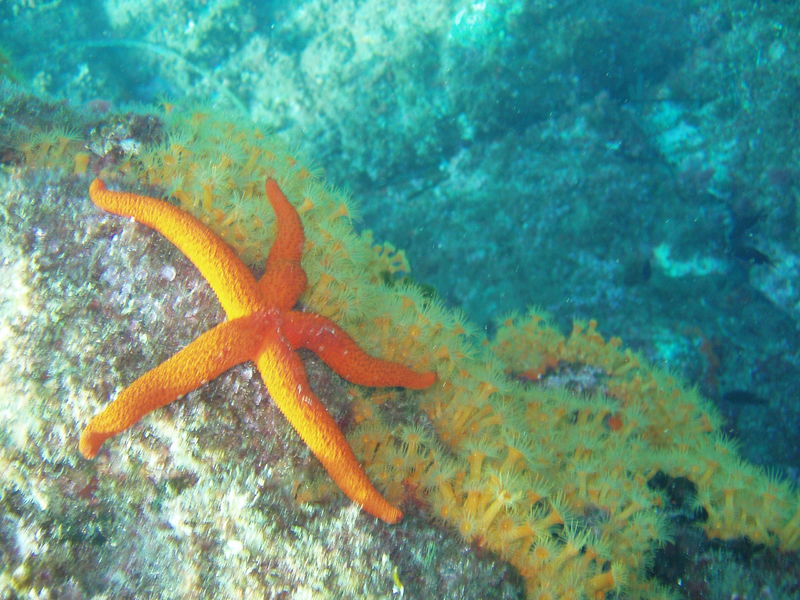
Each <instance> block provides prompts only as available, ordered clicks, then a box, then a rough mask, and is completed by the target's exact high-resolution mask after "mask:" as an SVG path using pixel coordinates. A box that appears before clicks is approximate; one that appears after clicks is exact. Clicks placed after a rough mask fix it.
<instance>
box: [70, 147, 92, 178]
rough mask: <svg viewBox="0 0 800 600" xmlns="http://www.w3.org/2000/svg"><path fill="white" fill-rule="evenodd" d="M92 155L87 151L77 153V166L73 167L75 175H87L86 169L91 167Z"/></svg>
mask: <svg viewBox="0 0 800 600" xmlns="http://www.w3.org/2000/svg"><path fill="white" fill-rule="evenodd" d="M90 159H91V156H90V155H89V154H87V153H86V152H78V153H77V154H76V155H75V159H74V160H75V168H74V169H73V173H74V174H75V175H85V174H86V169H87V168H88V167H89V160H90Z"/></svg>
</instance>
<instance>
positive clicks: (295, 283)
mask: <svg viewBox="0 0 800 600" xmlns="http://www.w3.org/2000/svg"><path fill="white" fill-rule="evenodd" d="M266 188H267V197H268V198H269V201H270V204H272V208H273V210H274V211H275V215H276V217H277V230H278V231H277V235H276V237H275V242H274V243H273V245H272V248H271V250H270V253H269V256H268V258H267V266H266V271H265V273H264V276H263V277H262V278H261V279H260V280H258V281H256V279H255V278H254V277H253V275H252V273H250V271H249V269H248V268H247V267H246V266H245V265H244V263H243V262H242V261H241V260H240V259H239V258H238V257H237V256H236V254H235V253H234V252H233V250H232V249H231V248H230V246H228V245H227V244H226V243H225V242H224V241H223V240H222V239H220V238H219V237H218V236H217V235H216V234H215V233H214V232H213V231H211V229H209V228H208V227H206V226H205V225H203V224H202V223H201V222H200V221H198V220H197V219H195V218H194V217H193V216H191V215H190V214H189V213H187V212H185V211H183V210H181V209H179V208H177V207H176V206H173V205H172V204H169V203H167V202H163V201H162V200H157V199H156V198H149V197H147V196H139V195H136V194H130V193H125V192H113V191H110V190H108V188H107V187H106V184H105V182H103V181H102V180H101V179H95V180H94V181H93V182H92V184H91V185H90V186H89V196H90V197H91V199H92V201H93V202H94V203H95V204H96V205H97V206H99V207H100V208H102V209H104V210H107V211H109V212H112V213H115V214H118V215H123V216H129V217H133V218H134V219H136V220H137V221H138V222H140V223H142V224H144V225H147V226H148V227H151V228H153V229H155V230H156V231H158V232H160V233H161V234H162V235H163V236H164V237H166V238H167V239H168V240H169V241H171V242H172V243H173V244H175V245H176V246H177V247H178V249H179V250H180V251H181V252H183V253H184V254H185V255H186V256H187V257H188V258H189V260H191V261H192V262H193V263H194V265H195V266H196V267H197V268H198V269H199V270H200V273H201V274H202V275H203V277H205V279H206V280H207V281H208V283H209V285H210V286H211V288H212V289H213V290H214V292H215V293H216V294H217V298H219V301H220V303H221V304H222V308H223V309H224V310H225V314H226V315H227V317H228V319H227V320H226V321H224V322H223V323H221V324H219V325H217V326H216V327H214V328H212V329H210V330H209V331H207V332H206V333H204V334H203V335H201V336H200V337H198V338H197V339H196V340H194V341H193V342H192V343H190V344H189V345H188V346H186V348H184V349H183V350H181V351H180V352H178V353H177V354H175V355H174V356H172V357H171V358H169V359H167V360H166V361H165V362H163V363H161V364H160V365H158V366H157V367H156V368H154V369H152V370H151V371H148V372H147V373H145V374H144V375H142V376H141V377H139V378H138V379H137V380H136V381H134V382H133V383H132V384H130V385H129V386H128V387H127V388H125V389H124V390H123V391H122V392H121V393H120V394H119V396H117V398H116V399H115V400H114V401H113V402H112V403H111V404H109V405H108V406H106V408H105V409H104V410H103V411H101V412H100V413H98V414H97V415H95V416H94V417H93V418H92V420H91V421H90V422H89V424H88V425H87V426H86V428H85V429H84V430H83V433H82V434H81V439H80V451H81V453H82V454H83V455H84V456H85V457H86V458H94V457H95V456H96V455H97V452H98V450H99V449H100V446H101V445H102V444H103V442H104V441H105V440H106V439H108V438H109V437H111V436H113V435H115V434H117V433H119V432H121V431H123V430H125V429H127V428H128V427H130V426H131V425H133V424H134V423H136V422H137V421H139V420H140V419H141V418H142V417H144V416H145V415H146V414H147V413H149V412H150V411H153V410H155V409H157V408H160V407H162V406H164V405H166V404H169V403H170V402H172V401H173V400H176V399H177V398H179V397H180V396H182V395H184V394H186V393H188V392H190V391H192V390H194V389H195V388H197V387H199V386H201V385H202V384H203V383H205V382H206V381H210V380H211V379H214V378H215V377H217V376H218V375H220V374H221V373H223V372H224V371H226V370H228V369H230V368H231V367H233V366H235V365H238V364H240V363H243V362H246V361H248V360H252V361H254V362H255V363H256V366H257V367H258V370H259V371H260V373H261V377H262V379H263V380H264V383H265V384H266V386H267V390H268V391H269V393H270V396H272V398H273V400H275V402H276V403H277V405H278V407H279V408H280V409H281V411H282V412H283V414H284V415H285V416H286V418H287V419H288V420H289V422H290V423H291V424H292V426H293V427H294V428H295V429H296V430H297V433H299V434H300V437H301V438H302V439H303V441H304V442H305V443H306V444H308V447H309V448H310V449H311V451H312V452H313V453H314V454H315V455H316V457H317V458H318V459H319V461H320V462H321V463H322V465H323V466H324V467H325V469H326V470H327V471H328V473H329V474H330V476H331V478H332V479H333V481H334V482H335V483H336V485H338V486H339V487H340V488H341V490H342V491H343V492H344V493H345V494H346V495H347V496H348V497H349V498H350V499H352V500H353V501H354V502H357V503H358V504H360V505H361V506H362V507H363V508H364V510H366V511H367V512H368V513H370V514H372V515H374V516H376V517H378V518H380V519H383V520H384V521H386V522H388V523H396V522H397V521H399V520H400V519H401V518H402V517H403V513H402V512H400V510H399V509H398V508H397V507H395V506H393V505H391V504H389V502H388V501H387V500H386V499H385V498H384V497H383V496H381V494H380V492H378V491H377V490H376V489H375V487H374V486H373V485H372V483H371V482H370V480H369V478H368V477H367V474H366V473H365V472H364V469H363V468H362V467H361V465H360V464H359V462H358V460H357V459H356V457H355V455H354V454H353V450H352V448H351V447H350V444H348V442H347V439H346V438H345V437H344V434H343V433H342V432H341V430H340V429H339V427H338V426H337V425H336V422H335V421H334V420H333V418H332V417H331V415H330V413H329V412H328V411H327V410H326V409H325V407H324V406H323V405H322V403H321V402H320V401H319V399H318V398H317V396H316V395H315V394H314V392H313V391H312V390H311V387H310V386H309V383H308V379H307V378H306V373H305V367H304V365H303V363H302V361H301V360H300V357H299V356H298V354H297V352H295V351H296V350H297V349H298V348H306V349H309V350H312V351H314V352H315V353H316V354H318V355H319V356H320V358H322V360H323V361H325V362H326V363H327V364H328V365H329V366H330V367H331V368H332V369H333V370H334V371H336V372H337V373H339V375H341V376H342V377H344V378H345V379H347V380H348V381H350V382H352V383H356V384H359V385H369V386H403V387H407V388H412V389H422V388H426V387H428V386H430V385H432V384H433V383H434V381H436V375H435V374H434V373H432V372H425V373H419V372H416V371H413V370H411V369H409V368H407V367H404V366H403V365H401V364H398V363H395V362H390V361H386V360H381V359H379V358H375V357H373V356H370V355H369V354H367V353H366V352H364V351H363V350H362V349H361V348H359V346H358V345H357V344H356V342H355V341H354V340H353V339H352V338H351V337H350V336H349V335H347V333H345V332H344V331H343V330H342V329H341V328H340V327H339V326H338V325H336V324H335V323H334V322H333V321H331V320H330V319H327V318H326V317H323V316H322V315H318V314H313V313H308V312H303V311H300V310H293V307H294V305H295V304H296V303H297V300H298V298H299V297H300V294H302V292H303V291H304V290H305V288H306V274H305V272H304V271H303V268H302V266H301V265H300V257H301V255H302V252H303V244H304V242H305V234H304V232H303V224H302V223H301V221H300V216H299V215H298V214H297V211H296V210H295V209H294V207H293V206H292V205H291V204H290V203H289V201H288V200H287V198H286V196H285V195H284V194H283V192H282V191H281V189H280V188H279V187H278V184H277V183H276V182H275V181H274V180H273V179H267V184H266Z"/></svg>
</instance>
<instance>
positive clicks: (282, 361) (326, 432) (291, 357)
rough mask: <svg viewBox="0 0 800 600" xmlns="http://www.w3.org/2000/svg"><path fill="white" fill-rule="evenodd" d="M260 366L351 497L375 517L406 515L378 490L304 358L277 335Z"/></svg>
mask: <svg viewBox="0 0 800 600" xmlns="http://www.w3.org/2000/svg"><path fill="white" fill-rule="evenodd" d="M255 362H256V366H257V367H258V370H259V371H260V372H261V377H262V378H263V379H264V383H265V385H266V386H267V390H268V391H269V393H270V395H271V396H272V399H273V400H274V401H275V403H276V404H277V405H278V407H279V408H280V409H281V412H283V414H284V416H285V417H286V419H287V420H288V421H289V422H290V423H291V424H292V427H294V428H295V430H296V431H297V433H298V434H300V437H301V438H302V439H303V441H304V442H305V443H306V444H307V445H308V447H309V448H310V449H311V451H312V452H313V453H314V455H315V456H316V457H317V458H318V459H319V461H320V462H321V463H322V466H323V467H325V470H326V471H328V474H329V475H330V476H331V479H333V481H334V482H335V483H336V485H338V486H339V488H340V489H341V490H342V491H343V492H344V493H345V495H347V497H348V498H350V499H351V500H353V502H356V503H357V504H359V505H361V506H362V507H363V508H364V510H366V511H367V512H368V513H370V514H371V515H373V516H375V517H377V518H379V519H382V520H384V521H386V522H387V523H397V522H398V521H399V520H400V519H401V518H402V517H403V513H402V512H401V511H400V510H399V509H398V508H397V507H395V506H393V505H391V504H389V502H388V501H387V500H386V499H385V498H384V497H383V496H382V495H381V494H380V492H378V490H376V489H375V487H374V486H373V485H372V483H371V482H370V480H369V478H368V477H367V474H366V473H365V472H364V469H363V468H362V467H361V464H360V463H359V462H358V459H356V457H355V454H353V449H352V448H351V447H350V444H349V443H348V442H347V438H345V436H344V434H343V433H342V431H341V430H340V429H339V427H338V426H337V425H336V422H335V421H334V420H333V417H331V415H330V413H329V412H328V411H327V409H326V408H325V407H324V406H323V405H322V403H321V402H320V401H319V399H318V398H317V397H316V395H315V394H314V392H313V391H312V390H311V387H310V386H309V384H308V379H307V378H306V375H305V369H304V366H303V363H302V361H301V360H300V357H299V356H298V355H297V353H295V352H294V351H293V350H292V349H291V348H290V347H289V346H288V345H287V344H286V342H285V341H284V340H283V339H281V338H280V337H279V334H278V333H277V332H276V333H275V335H274V336H270V337H268V338H267V339H265V342H264V345H263V346H262V347H261V349H260V351H259V354H258V357H257V358H256V361H255Z"/></svg>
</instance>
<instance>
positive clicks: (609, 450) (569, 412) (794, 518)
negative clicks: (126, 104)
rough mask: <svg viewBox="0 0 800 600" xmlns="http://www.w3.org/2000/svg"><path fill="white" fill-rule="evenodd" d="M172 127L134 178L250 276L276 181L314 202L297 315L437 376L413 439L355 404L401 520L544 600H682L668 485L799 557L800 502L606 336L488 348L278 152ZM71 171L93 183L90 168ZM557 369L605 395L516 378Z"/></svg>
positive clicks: (237, 132)
mask: <svg viewBox="0 0 800 600" xmlns="http://www.w3.org/2000/svg"><path fill="white" fill-rule="evenodd" d="M164 119H165V120H166V129H167V132H168V134H167V137H166V138H165V139H164V140H163V141H162V143H160V144H159V145H158V146H157V147H145V148H143V149H141V151H140V152H139V153H138V154H137V155H134V156H131V157H130V159H129V160H128V162H127V163H125V164H123V165H122V170H123V171H126V172H127V175H126V178H127V179H130V180H138V181H140V182H144V183H146V184H152V185H155V186H158V187H159V188H160V189H162V190H163V191H164V192H165V193H167V194H169V195H170V196H172V197H174V198H177V199H178V200H179V202H180V203H181V205H182V206H183V208H185V209H186V210H188V211H190V212H192V213H193V214H194V215H195V216H197V217H198V218H200V219H201V220H203V221H204V222H205V223H206V224H208V225H209V226H210V227H211V228H212V229H214V230H215V231H216V232H217V233H219V234H220V235H221V236H222V237H224V238H225V239H226V241H228V242H229V243H231V245H233V246H234V248H235V249H236V251H237V253H238V254H239V256H242V257H243V258H244V260H245V262H246V263H248V264H250V265H258V264H262V263H263V260H264V258H265V253H266V251H267V250H268V249H269V247H270V243H271V236H272V232H273V224H272V217H271V215H270V214H269V211H268V210H267V209H266V207H267V203H266V199H265V198H264V196H263V189H262V188H263V181H264V179H265V178H266V177H268V176H270V177H279V178H280V179H281V181H282V182H284V186H285V191H286V193H287V195H289V196H290V197H300V198H303V199H304V200H303V203H302V205H301V206H300V207H299V212H300V213H301V217H302V219H303V223H304V226H305V229H306V235H307V241H306V251H305V253H304V255H303V266H304V268H305V269H306V272H307V274H308V278H309V286H308V289H307V290H306V292H305V293H304V294H303V296H302V297H301V303H303V304H304V305H306V306H308V307H309V308H310V309H311V310H314V311H316V312H319V313H321V314H324V315H326V316H327V317H329V318H333V319H335V320H336V321H338V322H340V323H341V325H342V326H343V327H344V328H345V329H346V330H347V331H348V332H350V333H351V334H352V335H353V337H354V338H355V339H356V340H357V341H358V342H359V343H360V344H362V345H363V346H364V347H365V349H367V350H368V351H370V352H372V353H375V354H378V355H380V356H383V357H385V358H387V359H388V360H394V361H398V362H403V363H405V364H408V365H409V366H411V367H413V368H415V369H417V370H428V369H434V370H436V372H437V373H438V374H439V377H440V383H438V384H437V385H436V386H434V388H432V389H430V390H426V391H424V392H416V393H415V400H416V399H418V398H419V399H420V402H421V405H420V407H421V409H422V410H423V411H424V415H421V414H413V413H416V411H412V414H411V415H408V418H409V421H410V422H413V423H414V425H409V424H396V423H392V424H391V425H390V424H389V423H387V422H386V421H385V419H384V417H383V416H382V410H381V408H380V406H379V404H381V403H387V402H396V401H398V400H401V399H402V398H403V395H404V392H403V391H386V390H381V391H375V392H372V391H364V390H361V389H358V388H354V389H353V391H352V394H353V396H354V398H355V400H354V418H355V421H356V422H357V423H359V425H358V426H357V427H356V428H355V429H354V430H353V431H352V432H351V433H350V435H349V436H348V438H349V440H350V443H351V444H352V446H353V448H354V450H355V451H356V454H357V455H358V456H359V459H360V460H362V461H363V462H364V464H365V465H366V467H367V471H368V473H369V476H370V478H371V479H372V481H373V482H375V484H376V486H377V487H378V488H379V489H381V490H382V491H384V492H385V494H386V496H387V498H388V499H389V500H390V501H393V502H395V501H403V500H409V499H414V501H415V502H416V503H418V504H419V505H421V506H427V507H428V509H429V510H430V512H431V513H432V514H433V515H434V516H435V517H436V518H438V519H439V520H440V521H442V522H443V523H445V524H447V525H448V526H450V527H452V528H454V529H455V530H457V531H458V532H459V534H460V535H462V536H463V537H464V539H466V540H468V541H470V542H472V543H474V544H476V545H479V546H482V547H484V548H488V549H490V550H492V551H494V552H496V553H497V554H498V555H499V556H500V557H502V558H503V559H505V560H507V561H509V562H510V563H511V564H512V565H514V566H515V567H516V568H517V569H518V570H519V572H520V573H521V575H522V577H523V578H524V579H525V582H526V587H527V592H528V596H529V597H530V598H542V599H555V598H590V599H592V600H594V599H598V598H603V597H605V595H606V594H607V593H608V592H611V591H621V590H624V591H625V592H626V594H627V597H630V598H663V597H667V596H668V594H666V593H665V592H664V591H663V590H660V589H659V588H658V586H657V584H655V583H654V582H653V581H651V580H648V579H647V578H646V575H645V571H646V567H647V565H648V561H649V560H650V559H651V558H652V556H653V552H654V550H655V549H656V548H657V546H658V544H659V543H661V542H663V541H664V540H665V539H667V538H668V535H669V532H668V530H667V527H666V522H665V519H664V518H663V517H662V516H661V515H660V514H659V507H660V506H661V505H662V503H663V499H662V496H661V494H660V492H658V491H657V490H654V489H651V488H650V487H648V485H647V483H648V481H649V480H650V479H651V478H652V477H653V476H654V475H655V474H656V473H657V472H659V471H662V472H664V473H666V474H667V475H669V476H673V477H678V476H683V477H686V478H688V479H689V480H691V481H692V482H693V483H694V485H695V486H696V488H697V504H698V505H699V506H702V507H703V508H705V510H706V512H707V514H708V519H707V520H706V522H705V524H704V528H705V531H706V533H707V534H708V535H709V536H712V537H720V538H733V537H739V536H748V537H750V538H751V539H753V540H754V541H756V542H760V543H765V544H770V545H774V546H777V547H779V548H781V549H784V550H794V549H797V548H800V508H799V507H800V502H799V501H798V496H797V493H796V492H795V491H794V490H792V489H790V488H789V486H788V485H787V484H785V483H783V482H780V481H777V480H775V479H774V478H770V477H768V476H767V475H765V474H764V473H763V472H762V471H761V470H759V469H757V468H755V467H753V466H750V465H748V464H746V463H744V462H742V461H741V459H739V458H738V457H737V455H736V452H735V451H734V448H733V445H732V443H731V442H729V441H728V440H726V439H725V438H724V437H722V436H721V435H720V434H719V433H718V432H717V425H718V422H719V419H718V417H717V415H716V414H715V412H714V410H713V408H712V407H711V406H710V404H709V403H708V402H706V401H705V400H704V399H702V398H701V397H700V396H699V395H698V394H697V393H696V392H695V391H694V390H691V389H687V388H686V387H684V386H683V385H682V384H681V383H680V382H679V381H676V380H675V379H674V378H672V377H671V376H669V375H668V374H666V373H664V372H661V371H658V370H656V369H654V368H652V367H649V366H648V365H646V364H645V363H644V361H643V360H642V359H640V358H639V357H637V356H636V355H635V354H634V353H632V352H631V351H630V350H623V349H622V348H621V343H620V341H619V340H618V339H614V338H612V339H611V340H608V341H606V340H604V339H603V338H602V337H601V335H600V334H599V333H598V332H597V329H596V324H595V323H594V322H590V323H588V324H578V325H576V326H575V327H574V329H573V331H572V332H571V334H570V335H569V336H563V335H561V334H560V333H559V332H558V331H556V330H555V329H553V328H552V327H550V326H549V325H548V324H547V323H546V320H545V319H543V318H542V317H541V316H538V315H537V314H535V313H531V314H529V315H527V316H525V317H518V318H512V319H508V320H507V321H506V322H505V323H504V324H503V326H502V327H501V329H500V331H499V333H498V335H497V336H496V339H495V340H494V342H493V343H492V344H489V343H488V342H486V341H483V342H480V341H479V338H478V336H477V335H475V334H471V333H469V332H467V331H466V329H467V325H466V324H465V322H464V320H463V318H462V317H461V316H460V315H458V314H456V313H454V312H453V311H451V310H446V309H444V308H442V306H441V305H440V304H438V303H437V302H436V301H435V300H431V299H430V298H429V297H426V296H425V295H424V294H423V293H422V292H421V291H420V289H419V288H418V287H416V286H413V285H411V284H404V283H397V282H395V283H394V284H393V285H388V284H387V283H386V280H387V279H388V277H387V275H388V274H391V273H394V272H395V271H397V270H400V271H404V270H406V271H407V264H406V263H405V259H404V257H403V256H402V254H401V253H396V252H394V250H393V249H392V248H390V247H375V246H374V244H373V242H372V240H371V238H370V237H369V235H368V234H361V235H358V234H356V233H354V231H353V228H352V226H351V223H350V219H349V214H350V212H351V208H350V207H349V205H348V202H347V200H346V199H344V198H343V197H342V196H341V194H338V193H335V192H333V191H331V190H330V189H329V188H326V187H325V186H323V185H322V184H321V183H320V181H319V180H318V179H317V178H316V177H314V176H313V175H312V173H311V172H310V170H309V169H307V168H306V167H304V166H303V165H302V161H300V160H298V159H297V158H296V156H295V155H293V153H291V152H290V151H289V149H288V148H286V147H285V146H284V145H282V144H281V143H280V142H278V141H276V140H274V139H271V138H269V137H265V136H263V135H262V134H260V133H259V132H258V131H251V130H244V129H241V128H240V127H239V126H237V125H235V124H234V123H233V122H232V121H228V120H225V119H224V117H221V116H219V115H214V114H211V113H206V112H202V111H196V112H194V113H190V114H188V115H183V114H180V113H178V112H176V111H172V112H170V113H168V114H166V115H165V116H164ZM51 137H52V136H51ZM61 138H64V139H67V142H63V141H62V140H61ZM43 143H46V144H47V148H45V149H46V150H47V152H46V153H45V156H46V157H47V158H48V160H50V159H52V157H53V156H54V154H58V153H59V152H61V150H60V148H61V146H59V144H61V145H64V144H65V143H66V146H64V147H65V148H71V147H72V146H71V144H72V142H71V141H70V140H69V136H67V135H61V134H59V135H57V136H55V141H52V140H51V139H50V138H48V139H46V140H44V142H43ZM26 152H29V153H33V154H35V153H36V152H37V150H36V148H35V147H33V148H28V149H26ZM67 159H68V160H67ZM64 162H66V163H67V166H68V168H70V169H73V165H74V169H75V170H76V171H78V170H83V169H85V166H84V164H83V160H82V159H80V160H79V159H76V158H75V157H73V156H69V157H67V158H65V160H64ZM119 171H120V167H119V166H116V167H114V169H110V170H109V172H101V173H99V175H100V176H105V177H113V176H114V175H116V174H118V173H119ZM421 218H422V217H421ZM397 331H403V332H404V335H403V336H402V337H398V336H396V335H394V333H395V332H397ZM559 361H561V362H565V363H573V364H575V365H585V366H586V367H587V368H591V369H593V370H595V371H596V372H597V374H598V377H599V378H600V379H601V380H602V383H603V387H604V390H605V392H606V393H605V394H604V395H603V396H602V397H599V396H597V397H583V396H577V395H574V394H571V393H569V392H567V391H564V390H559V389H549V388H547V387H546V386H542V385H537V384H535V383H530V382H528V383H526V382H524V381H522V380H521V378H519V377H517V375H520V374H526V373H527V374H534V376H535V375H536V374H539V373H541V372H542V371H544V370H545V369H546V368H547V367H549V366H552V365H554V364H557V363H558V362H559Z"/></svg>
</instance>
